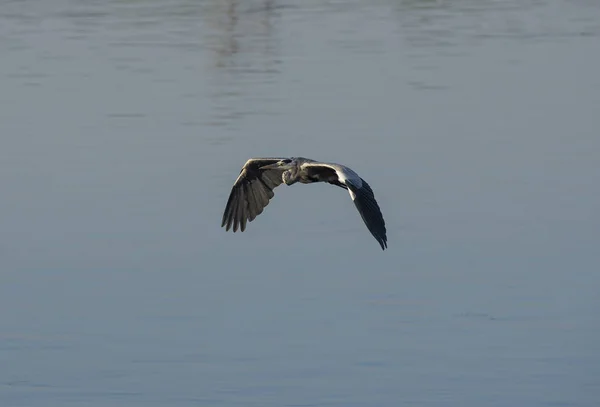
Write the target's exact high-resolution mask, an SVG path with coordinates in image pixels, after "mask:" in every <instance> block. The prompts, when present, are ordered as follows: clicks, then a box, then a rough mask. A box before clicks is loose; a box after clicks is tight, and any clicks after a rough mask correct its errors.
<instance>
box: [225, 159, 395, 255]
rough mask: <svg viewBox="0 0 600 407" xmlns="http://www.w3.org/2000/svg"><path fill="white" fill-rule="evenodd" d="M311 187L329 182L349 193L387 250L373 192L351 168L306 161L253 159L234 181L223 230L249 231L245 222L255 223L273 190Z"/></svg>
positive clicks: (384, 231) (381, 219) (384, 230)
mask: <svg viewBox="0 0 600 407" xmlns="http://www.w3.org/2000/svg"><path fill="white" fill-rule="evenodd" d="M296 182H300V183H303V184H310V183H313V182H328V183H330V184H333V185H337V186H338V187H341V188H344V189H346V190H348V192H349V193H350V197H351V198H352V201H353V202H354V205H356V209H358V213H360V216H361V217H362V219H363V221H364V222H365V225H367V228H368V229H369V231H370V232H371V234H372V235H373V237H374V238H375V239H376V240H377V242H379V244H380V245H381V248H382V249H383V250H385V249H386V247H387V236H386V229H385V221H384V220H383V215H382V214H381V209H379V205H378V204H377V201H376V200H375V195H374V194H373V190H372V189H371V187H370V186H369V184H367V182H366V181H365V180H364V179H362V178H361V177H360V176H359V175H358V174H357V173H355V172H354V171H352V170H351V169H350V168H348V167H346V166H344V165H340V164H334V163H323V162H318V161H314V160H309V159H308V158H303V157H292V158H251V159H249V160H248V161H246V164H244V166H243V167H242V170H241V171H240V175H239V176H238V178H237V179H236V180H235V183H234V184H233V188H232V189H231V193H230V194H229V199H228V200H227V205H226V206H225V212H224V213H223V221H222V222H221V227H225V230H226V231H228V230H229V229H230V228H232V227H233V231H234V232H236V231H237V230H238V229H239V230H240V231H242V232H243V231H244V230H246V222H252V221H253V220H254V219H255V218H256V217H257V216H258V215H260V214H261V213H262V211H263V210H264V208H265V207H266V206H267V205H268V204H269V200H270V199H271V198H273V196H274V195H275V194H274V193H273V189H275V188H276V187H278V186H279V185H281V184H282V183H285V184H286V185H293V184H295V183H296Z"/></svg>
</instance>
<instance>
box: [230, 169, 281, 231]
mask: <svg viewBox="0 0 600 407" xmlns="http://www.w3.org/2000/svg"><path fill="white" fill-rule="evenodd" d="M280 160H283V158H251V159H249V160H248V161H246V164H244V167H242V170H241V171H240V175H239V176H238V178H237V179H236V180H235V183H234V184H233V188H232V189H231V193H230V194H229V199H228V200H227V205H226V206H225V212H224V213H223V221H222V222H221V227H223V226H225V230H229V229H230V228H231V227H232V226H233V231H234V232H237V230H238V228H239V229H240V230H241V231H242V232H243V231H244V230H246V222H252V221H253V220H254V218H256V217H257V216H258V215H260V214H261V213H262V211H263V209H264V208H265V206H267V205H268V204H269V200H270V199H271V198H273V196H274V195H275V194H274V193H273V189H274V188H275V187H277V186H279V185H281V183H282V182H283V181H282V179H281V174H282V173H283V170H279V169H269V170H261V169H260V168H261V167H263V166H265V165H269V164H274V163H276V162H278V161H280Z"/></svg>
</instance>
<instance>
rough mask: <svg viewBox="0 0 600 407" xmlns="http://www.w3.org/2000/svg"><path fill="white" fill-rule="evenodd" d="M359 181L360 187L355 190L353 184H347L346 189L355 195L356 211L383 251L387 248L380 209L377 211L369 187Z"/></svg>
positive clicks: (377, 208) (375, 202)
mask: <svg viewBox="0 0 600 407" xmlns="http://www.w3.org/2000/svg"><path fill="white" fill-rule="evenodd" d="M361 180H362V187H360V188H356V186H354V185H353V184H351V183H348V184H347V185H348V188H350V190H351V191H352V192H353V193H354V194H355V195H356V197H355V198H354V205H356V209H358V213H360V216H361V217H362V219H363V221H364V222H365V225H367V228H368V229H369V232H371V234H372V235H373V237H374V238H375V239H376V240H377V241H378V242H379V244H380V245H381V248H382V249H383V250H385V248H386V247H387V236H386V229H385V221H384V220H383V215H382V214H381V209H379V205H378V204H377V201H376V200H375V195H374V194H373V190H372V189H371V186H370V185H369V184H367V182H366V181H365V180H364V179H362V178H361Z"/></svg>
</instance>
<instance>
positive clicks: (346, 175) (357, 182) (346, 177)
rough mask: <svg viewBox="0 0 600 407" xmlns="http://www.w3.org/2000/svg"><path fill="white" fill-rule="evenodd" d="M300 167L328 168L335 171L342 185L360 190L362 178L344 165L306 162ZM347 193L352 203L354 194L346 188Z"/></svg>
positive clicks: (354, 197)
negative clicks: (350, 185)
mask: <svg viewBox="0 0 600 407" xmlns="http://www.w3.org/2000/svg"><path fill="white" fill-rule="evenodd" d="M302 167H328V168H331V169H333V170H334V171H335V173H336V174H337V176H338V180H339V181H340V182H341V183H342V184H346V185H348V183H351V184H352V185H353V186H355V187H356V188H362V178H361V177H360V176H359V175H358V174H357V173H355V172H354V171H353V170H352V169H351V168H348V167H346V166H345V165H341V164H335V163H317V162H314V163H313V162H308V163H304V164H302ZM348 192H349V193H350V198H352V200H353V201H354V200H355V199H356V194H355V193H354V192H353V191H352V189H350V188H348Z"/></svg>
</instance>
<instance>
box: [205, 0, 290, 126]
mask: <svg viewBox="0 0 600 407" xmlns="http://www.w3.org/2000/svg"><path fill="white" fill-rule="evenodd" d="M276 18H277V7H276V5H275V1H274V0H264V1H262V0H261V1H260V2H252V1H251V2H243V1H239V0H227V1H220V2H210V3H208V4H207V5H206V7H205V13H203V17H202V21H203V24H205V25H206V27H208V32H207V33H206V34H207V37H206V45H207V46H208V48H209V49H210V50H211V51H212V60H213V61H214V64H213V65H212V66H213V69H211V76H212V79H213V80H212V81H211V88H212V92H211V93H212V97H211V99H212V108H213V113H212V114H211V118H212V119H211V121H210V123H209V124H210V125H213V126H230V125H238V124H239V122H240V120H241V119H243V118H244V117H246V116H248V115H251V114H256V113H259V111H264V109H257V105H258V106H260V105H261V103H262V102H264V101H265V100H264V97H263V96H261V94H262V92H263V91H264V89H263V86H262V85H264V84H268V83H272V82H273V81H275V80H276V77H277V74H278V72H279V67H278V65H279V60H278V44H277V39H276V34H277V33H276Z"/></svg>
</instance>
